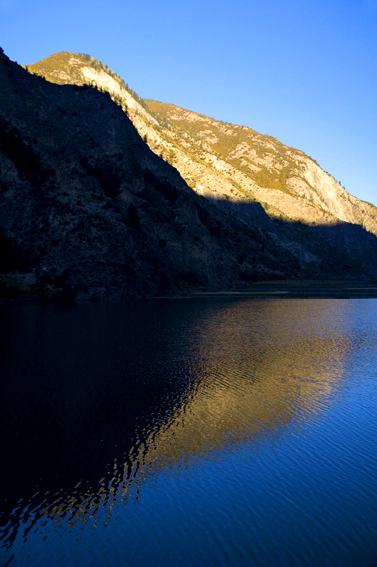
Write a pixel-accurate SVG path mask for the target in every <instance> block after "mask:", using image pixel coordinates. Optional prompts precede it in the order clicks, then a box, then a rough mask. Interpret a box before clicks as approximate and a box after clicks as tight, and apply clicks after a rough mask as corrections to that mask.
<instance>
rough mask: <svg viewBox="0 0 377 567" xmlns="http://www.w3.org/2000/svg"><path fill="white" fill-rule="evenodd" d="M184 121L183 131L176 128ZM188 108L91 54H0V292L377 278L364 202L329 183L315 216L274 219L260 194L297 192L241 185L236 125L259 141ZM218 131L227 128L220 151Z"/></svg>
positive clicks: (99, 291) (112, 295)
mask: <svg viewBox="0 0 377 567" xmlns="http://www.w3.org/2000/svg"><path fill="white" fill-rule="evenodd" d="M37 74H38V75H43V76H44V77H45V78H47V79H48V81H46V80H45V78H43V77H40V76H37ZM53 83H55V84H53ZM56 83H57V84H56ZM94 87H97V88H94ZM101 91H106V92H101ZM174 113H175V114H174ZM174 116H176V118H175V117H174ZM177 117H180V120H178V118H177ZM188 117H191V118H193V117H194V118H195V119H192V120H191V122H192V123H193V127H192V132H190V130H189V128H188V127H187V125H186V126H184V124H183V123H182V121H183V122H185V121H188V123H189V122H190V120H189V118H188ZM196 117H199V115H195V114H194V113H189V112H188V111H183V110H181V109H178V108H177V107H172V106H169V105H162V104H161V103H153V102H149V103H147V102H145V101H143V100H142V99H140V97H138V96H137V95H136V94H135V93H134V92H133V91H132V90H131V89H129V87H128V86H127V85H126V84H125V83H124V82H123V81H122V80H121V79H120V78H119V77H118V76H117V75H115V73H113V72H112V71H111V70H110V69H108V68H107V67H106V66H104V65H103V64H101V63H99V62H98V61H95V60H94V59H92V58H90V57H89V56H87V55H74V54H71V53H68V52H63V53H60V54H56V55H54V56H51V57H49V58H47V59H46V60H43V61H42V62H40V63H38V64H35V65H30V66H28V69H23V68H22V67H20V66H19V65H17V64H16V63H13V62H12V61H10V60H9V59H8V58H7V57H6V56H5V55H4V54H3V53H0V187H1V190H0V253H1V254H0V295H1V296H2V297H5V298H12V297H36V298H44V299H57V298H62V297H63V298H66V299H73V298H78V299H101V298H109V299H134V298H137V297H141V296H144V295H147V296H148V295H156V294H161V293H175V292H180V293H181V292H182V291H185V290H187V289H192V288H198V287H199V288H205V289H241V288H244V287H245V286H246V287H247V285H248V282H253V281H261V280H276V279H288V278H308V277H309V278H324V277H325V278H327V277H338V278H339V277H341V278H356V277H357V278H360V277H365V278H374V277H377V263H376V261H375V260H374V258H376V257H377V255H376V254H375V252H377V239H376V237H375V236H374V234H372V232H368V231H366V230H365V229H364V228H363V227H362V226H361V223H360V224H359V225H358V224H355V219H356V216H357V211H359V209H360V211H362V210H363V209H362V207H364V213H363V214H364V217H363V219H364V220H363V224H364V225H365V226H367V219H369V218H370V219H373V214H374V213H375V211H376V209H375V208H374V207H372V205H369V204H363V203H361V202H359V201H357V200H356V199H355V200H354V201H353V199H354V198H353V197H351V196H348V194H347V193H346V192H345V191H344V190H343V189H342V188H340V187H339V188H338V187H337V186H335V185H334V187H335V188H334V189H333V193H331V191H330V189H329V188H328V187H327V186H326V187H327V189H326V191H327V193H326V192H325V191H324V190H323V191H322V192H321V191H320V190H319V188H317V189H316V190H314V189H312V190H311V191H312V194H311V193H310V192H309V189H306V191H307V194H308V199H307V201H308V202H309V200H310V199H311V200H312V205H311V208H312V209H313V211H316V213H315V214H316V215H317V216H318V215H320V214H321V213H320V210H321V207H320V206H319V205H318V204H316V202H315V199H314V194H317V195H318V199H322V200H321V202H323V203H325V201H326V199H327V201H328V204H327V205H326V206H327V209H326V211H325V205H324V204H323V206H322V209H323V213H322V217H320V216H318V218H317V217H316V218H317V220H310V221H305V222H303V221H304V219H303V218H296V217H294V216H293V214H292V215H291V216H290V217H289V216H287V214H286V213H284V215H285V216H284V215H283V214H282V213H281V214H280V218H277V214H275V213H274V214H272V213H271V211H269V209H268V203H267V200H265V201H263V202H262V199H258V198H257V191H258V190H264V191H265V192H266V193H267V194H269V193H271V195H273V194H274V193H273V192H274V191H275V192H279V193H280V194H281V199H282V202H281V203H280V201H278V202H279V206H280V207H282V203H283V200H284V198H285V197H284V196H287V198H288V197H289V199H291V200H292V199H294V195H293V193H292V194H291V193H288V192H287V190H286V191H283V189H282V188H280V189H277V188H272V187H270V188H268V187H265V188H264V189H263V187H262V186H261V185H257V183H256V181H255V180H253V179H252V178H251V177H250V176H249V177H248V179H249V181H248V182H246V177H247V176H246V174H245V173H243V170H242V168H244V169H245V171H246V169H247V168H246V165H245V163H244V162H245V161H246V158H245V159H244V157H242V158H241V157H240V155H241V154H240V150H239V148H238V146H239V145H242V144H243V138H242V137H241V136H239V134H240V132H245V136H251V135H253V136H255V138H256V139H258V140H259V139H260V140H261V142H260V143H261V144H262V145H263V144H266V143H267V142H266V138H265V137H262V136H260V135H259V134H258V135H257V134H256V133H252V134H250V132H251V131H250V130H249V129H245V128H243V127H239V126H230V125H223V124H222V123H219V122H216V121H212V120H211V119H207V118H205V117H199V118H200V120H199V119H197V118H196ZM198 122H199V126H200V127H199V130H198V132H196V131H195V128H196V126H195V124H197V123H198ZM202 122H203V123H204V124H205V125H207V123H208V124H212V126H211V128H213V130H211V128H210V127H209V126H208V128H207V126H205V129H206V130H208V132H209V131H211V132H212V134H211V135H210V134H209V133H208V132H207V134H206V136H207V137H206V139H204V135H203V129H202ZM219 128H220V129H223V128H225V129H226V128H228V130H229V132H236V133H237V135H236V134H229V136H233V137H234V139H235V145H234V148H235V150H231V149H230V146H229V147H228V146H226V147H225V145H224V148H223V150H222V151H223V156H222V155H221V153H220V150H221V147H220V146H221V144H220V142H217V141H216V138H219V136H216V135H215V131H216V129H219ZM217 131H218V132H219V135H220V130H217ZM221 131H222V130H221ZM224 136H225V134H224ZM224 139H225V138H224ZM226 139H228V138H226ZM219 140H220V138H219ZM268 140H270V141H269V143H270V145H271V144H272V139H268ZM227 143H228V142H227ZM245 143H246V142H245ZM216 144H217V145H216ZM275 145H276V147H277V148H283V149H284V152H288V153H289V152H291V153H292V156H295V155H296V154H295V152H296V150H291V149H290V148H286V146H283V145H282V144H280V145H279V143H278V142H277V141H275ZM274 147H275V146H274ZM211 148H212V149H211ZM237 148H238V149H237ZM267 149H268V151H269V152H270V153H269V155H270V162H268V163H271V164H272V165H271V167H269V166H268V167H267V166H266V167H265V170H266V171H273V168H275V170H277V169H278V166H277V165H276V163H275V161H276V157H275V153H274V152H273V150H272V149H271V147H269V148H266V152H265V154H263V156H264V158H263V159H267V158H266V156H267V154H268V151H267ZM283 149H281V152H282V154H283V155H284V156H285V155H286V154H285V153H284V152H283ZM151 150H153V151H151ZM255 151H256V150H255ZM216 152H217V153H216ZM232 152H233V154H234V155H233V154H232ZM156 153H157V154H160V155H156ZM230 154H232V155H233V157H232V156H230ZM236 154H237V155H236ZM299 154H300V152H297V155H299ZM300 155H302V156H303V157H302V159H303V160H310V158H307V157H305V156H304V154H300ZM161 156H162V157H163V158H164V159H162V157H161ZM237 156H238V157H237ZM226 159H227V160H228V161H226ZM255 159H256V158H255ZM260 159H262V158H260ZM281 159H283V157H282V158H281ZM284 159H288V158H285V157H284ZM294 159H296V161H298V158H293V157H292V167H293V163H294ZM232 160H233V161H232ZM237 160H239V167H238V169H237V170H236V167H235V165H232V163H234V164H236V163H238V162H237ZM167 162H170V164H169V163H167ZM312 163H313V164H314V162H312ZM171 164H173V165H174V167H173V165H171ZM255 167H256V166H255ZM263 167H264V166H263ZM297 167H298V166H297ZM312 167H313V168H314V169H313V171H317V170H316V169H315V168H316V167H317V168H318V166H316V165H315V164H314V165H313V166H312ZM251 169H252V168H251ZM296 169H297V168H296ZM275 170H274V171H275ZM297 171H298V169H297ZM320 172H321V170H319V168H318V172H317V174H318V176H320ZM242 175H244V177H242ZM271 175H272V174H271ZM308 175H309V174H308ZM312 175H313V176H314V174H313V173H312ZM321 175H322V177H320V179H322V178H323V179H325V180H327V177H328V178H329V179H330V180H331V183H333V184H335V181H334V180H332V178H330V177H329V176H327V177H326V174H325V173H324V172H322V173H321ZM286 179H288V181H289V180H291V179H292V176H290V175H287V176H286ZM310 179H311V178H310ZM216 180H217V181H216ZM187 181H188V182H189V183H187ZM288 181H287V183H288ZM312 181H313V182H314V180H312ZM289 182H290V183H291V181H289ZM326 182H327V181H326ZM216 183H217V184H216ZM247 183H249V185H247ZM266 183H267V181H266ZM298 184H299V183H298V182H297V186H298ZM249 186H250V187H251V186H252V187H254V189H253V190H254V193H253V194H252V193H251V190H250V191H249V190H248V187H249ZM287 186H288V185H287ZM220 187H221V188H222V190H223V192H222V193H221V192H220ZM284 187H285V186H284ZM313 187H314V186H313ZM210 191H212V193H210ZM227 191H228V192H227ZM309 193H310V194H309ZM338 193H339V195H344V199H343V200H344V205H343V208H341V206H340V205H341V203H342V199H341V198H340V197H338ZM204 195H205V196H204ZM334 195H335V197H334ZM309 197H310V199H309ZM266 199H267V197H266ZM301 200H302V201H304V199H303V198H302V199H301ZM295 202H296V205H297V207H298V202H299V199H298V198H296V201H295ZM347 203H350V205H348V204H347ZM347 207H348V208H347ZM307 208H308V209H309V205H307ZM274 210H275V209H274ZM279 210H280V209H279ZM330 211H333V212H330ZM334 211H338V217H336V216H334ZM339 211H340V212H341V211H343V212H342V214H343V217H344V218H343V217H342V218H341V216H340V212H339ZM368 211H371V212H372V213H373V214H369V213H368V215H369V216H368V215H367V212H368ZM267 213H269V214H267ZM346 213H347V214H349V215H351V213H352V214H353V215H354V216H353V217H352V219H353V220H352V221H351V216H350V217H349V218H348V217H347V218H346ZM360 214H361V212H360ZM319 218H320V221H318V219H319ZM324 219H328V220H326V222H325V220H324ZM309 222H312V223H317V224H312V225H310V224H308V223H309ZM368 222H369V221H368ZM352 223H353V224H352ZM370 223H372V220H370ZM368 226H369V225H368ZM369 230H370V231H372V228H370V227H369Z"/></svg>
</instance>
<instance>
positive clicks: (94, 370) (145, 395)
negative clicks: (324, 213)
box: [0, 298, 377, 567]
mask: <svg viewBox="0 0 377 567" xmlns="http://www.w3.org/2000/svg"><path fill="white" fill-rule="evenodd" d="M0 324H1V330H2V340H1V345H0V369H1V390H2V395H1V402H0V403H1V412H0V420H1V428H0V430H1V454H2V460H1V461H2V465H1V469H2V475H1V479H2V480H1V484H0V502H1V507H0V511H1V517H0V530H1V531H0V545H1V548H0V565H2V566H5V565H10V566H12V567H24V566H38V567H44V566H49V567H55V566H58V567H60V566H67V565H72V566H76V565H77V566H91V567H93V566H97V565H98V566H106V567H108V566H109V567H113V566H114V567H115V566H122V567H123V566H126V567H186V566H190V567H202V566H203V567H204V566H205V567H212V566H214V567H215V566H216V567H217V566H232V567H233V566H234V567H239V566H240V567H242V566H266V565H267V566H273V567H274V566H280V565H281V566H296V565H297V566H303V565H308V566H317V565H318V566H325V565H326V566H338V565H339V566H342V567H344V566H348V565H349V566H355V565H360V566H361V565H362V566H369V565H370V566H376V565H377V537H376V533H377V490H376V488H377V486H376V480H377V380H376V377H377V299H260V300H256V299H254V300H242V299H238V300H232V299H229V298H228V299H226V298H220V299H214V298H212V299H205V298H204V299H203V298H200V299H199V298H197V299H177V300H168V299H167V300H163V299H161V300H150V301H145V302H142V303H139V304H136V305H127V304H103V303H99V304H89V305H86V304H76V305H68V306H63V305H2V306H0Z"/></svg>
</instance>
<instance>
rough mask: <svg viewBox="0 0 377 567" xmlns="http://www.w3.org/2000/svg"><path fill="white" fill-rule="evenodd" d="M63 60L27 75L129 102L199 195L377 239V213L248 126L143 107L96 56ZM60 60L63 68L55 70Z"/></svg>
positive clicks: (143, 130)
mask: <svg viewBox="0 0 377 567" xmlns="http://www.w3.org/2000/svg"><path fill="white" fill-rule="evenodd" d="M59 55H61V54H55V55H54V56H50V57H48V58H46V59H44V60H42V61H41V62H39V63H36V64H33V65H29V66H28V68H29V69H30V70H31V71H33V72H36V71H37V72H41V73H42V74H43V75H44V76H45V77H46V78H47V79H48V80H53V81H57V80H59V81H61V82H64V81H69V82H76V83H77V82H82V83H85V81H87V82H90V83H91V84H93V85H95V86H99V87H100V88H104V89H106V90H108V91H109V92H110V95H111V96H113V97H114V98H115V99H117V98H118V103H120V104H122V102H124V104H125V106H126V107H127V108H126V109H127V111H128V114H129V116H130V118H131V120H132V121H133V123H134V124H135V126H136V128H137V130H138V131H139V133H140V135H141V136H143V137H144V138H146V140H147V142H148V145H149V146H150V147H151V149H152V150H153V151H155V153H157V154H158V155H161V156H162V157H163V158H164V159H165V160H166V161H168V162H169V163H171V164H172V165H174V167H176V169H178V171H179V172H180V173H181V175H182V177H183V178H184V179H185V181H186V182H187V183H188V185H189V186H190V187H192V188H193V189H194V190H195V191H196V192H197V193H199V194H202V195H204V196H210V197H215V198H225V199H230V200H233V201H237V200H244V199H245V200H254V201H257V202H259V203H261V204H262V206H263V208H264V209H265V211H266V212H267V214H268V215H269V216H272V217H274V218H282V219H284V220H289V221H301V222H304V223H313V222H314V223H316V224H318V223H322V224H332V223H336V222H337V221H339V220H340V221H344V222H350V223H353V224H358V225H360V226H363V228H365V229H366V230H368V231H369V232H372V233H373V234H375V235H377V209H376V207H374V206H373V205H371V204H370V203H367V202H365V201H360V200H359V199H357V198H356V197H353V196H352V195H350V194H349V193H347V191H346V190H345V189H344V188H343V187H342V186H341V185H340V184H339V183H338V182H337V181H336V180H335V179H334V177H332V176H331V175H330V174H328V173H327V172H324V171H323V170H322V169H321V168H320V166H319V165H318V164H317V162H316V161H315V160H313V159H312V158H311V157H309V156H307V155H306V154H305V153H304V152H302V151H301V150H298V149H294V148H290V147H289V146H287V145H286V144H283V143H282V142H280V141H279V140H277V139H276V138H274V137H273V136H269V135H264V134H259V133H258V132H256V131H255V130H252V129H251V128H249V127H247V126H238V125H234V124H229V123H226V122H221V121H219V120H216V119H213V118H209V117H207V116H204V115H202V114H198V113H196V112H194V111H190V110H186V109H182V108H180V107H178V106H177V105H174V104H166V103H161V102H157V101H152V100H148V99H147V100H144V101H143V100H142V99H141V98H140V97H138V96H137V95H136V93H134V91H132V90H131V89H129V87H128V85H127V84H126V83H124V82H123V81H122V79H120V77H119V76H118V75H116V74H115V73H113V72H112V71H111V70H109V69H108V67H107V66H105V65H103V64H102V63H99V62H96V61H95V60H94V59H93V58H91V57H90V56H89V55H82V54H80V55H78V56H76V55H74V54H70V53H69V52H64V55H65V62H64V63H62V62H61V58H59V57H58V56H59ZM54 58H57V59H58V60H60V63H59V61H57V62H56V63H55V67H54V68H53V70H51V63H52V61H53V59H54ZM59 64H60V68H59ZM64 66H65V68H63V67H64ZM93 66H94V67H93ZM67 70H68V71H67ZM64 73H65V74H64ZM106 74H107V80H106ZM109 77H111V79H112V80H109ZM122 87H123V88H122ZM125 91H126V92H127V93H128V96H127V95H125ZM135 95H136V97H137V98H136V99H135ZM119 99H120V100H119ZM135 100H136V102H137V103H138V104H139V107H138V106H137V104H135V102H134V101H135ZM140 106H142V108H140ZM156 121H157V122H158V124H157V123H156ZM156 131H157V132H156ZM193 154H195V155H193ZM198 180H200V181H199V182H198Z"/></svg>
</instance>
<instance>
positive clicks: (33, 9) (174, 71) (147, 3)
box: [0, 0, 377, 206]
mask: <svg viewBox="0 0 377 567" xmlns="http://www.w3.org/2000/svg"><path fill="white" fill-rule="evenodd" d="M0 46H1V47H2V48H3V49H4V52H5V53H6V55H7V56H8V57H9V58H10V59H12V60H13V61H17V62H18V63H20V64H22V65H26V64H30V63H35V62H36V61H39V60H41V59H44V58H45V57H47V56H49V55H51V54H53V53H56V52H59V51H72V52H73V53H88V54H90V55H91V56H93V57H95V58H96V59H98V60H99V61H102V63H105V64H106V65H108V66H109V67H110V68H111V69H112V70H113V71H114V72H115V73H117V74H118V75H119V76H120V77H121V78H122V79H123V80H124V81H125V82H126V83H128V85H129V86H130V87H131V88H132V89H133V90H134V91H136V92H137V93H138V94H139V95H140V96H141V97H142V98H145V99H153V100H159V101H162V102H168V103H174V104H176V105H178V106H181V107H183V108H187V109H189V110H193V111H195V112H199V113H201V114H204V115H206V116H210V117H212V118H216V119H217V120H222V121H224V122H230V123H233V124H241V125H244V126H249V127H250V128H252V129H254V130H257V131H258V132H260V133H262V134H269V135H271V136H274V137H276V138H277V139H278V140H280V141H281V142H283V143H284V144H287V145H289V146H292V147H295V148H298V149H300V150H302V151H304V152H305V153H306V154H308V155H309V156H311V157H312V158H313V159H315V160H316V161H317V162H318V163H319V165H320V166H321V167H322V168H323V169H324V170H325V171H327V172H328V173H330V174H331V175H332V176H333V177H334V178H335V179H336V180H337V181H339V182H340V183H341V184H342V185H343V186H344V187H345V189H346V190H347V191H348V192H349V193H351V194H352V195H354V196H355V197H357V198H359V199H362V200H365V201H369V202H371V203H373V204H374V205H376V206H377V175H376V168H377V0H315V1H314V0H284V1H282V0H264V1H262V0H258V1H256V0H228V1H225V0H190V2H186V1H185V0H182V1H181V2H177V0H174V1H173V0H159V1H156V0H153V1H152V0H144V1H143V2H136V1H135V0H132V1H131V0H107V1H106V2H104V1H103V0H90V2H89V1H88V0H82V1H80V0H75V1H73V0H64V2H51V0H48V1H47V0H0Z"/></svg>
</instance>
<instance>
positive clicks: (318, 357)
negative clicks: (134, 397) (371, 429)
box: [20, 301, 350, 530]
mask: <svg viewBox="0 0 377 567" xmlns="http://www.w3.org/2000/svg"><path fill="white" fill-rule="evenodd" d="M320 305H321V304H320V303H319V302H310V301H307V302H306V303H305V302H302V301H301V303H300V302H298V301H297V302H296V301H287V302H281V301H276V302H274V301H272V302H260V303H256V302H245V303H233V304H230V305H228V306H226V307H223V308H222V309H220V310H219V311H218V312H216V311H215V312H213V313H212V315H211V316H210V317H208V318H207V319H204V321H201V325H200V328H198V327H197V328H196V329H195V336H194V337H193V338H192V346H191V354H192V356H191V358H190V361H189V362H188V367H189V368H190V372H191V374H193V376H194V377H195V379H194V380H193V381H192V386H191V388H190V389H189V390H188V391H186V392H185V394H184V395H183V396H182V399H181V404H180V406H179V407H178V408H177V409H176V410H175V411H174V412H173V413H172V414H171V415H170V416H169V417H168V418H167V419H166V420H165V422H164V423H163V424H162V425H160V426H159V427H158V429H153V430H152V431H150V433H149V435H148V436H147V437H146V438H145V439H144V440H143V441H142V440H140V441H139V444H137V443H136V444H135V446H134V447H133V448H132V450H131V451H130V453H129V454H128V455H125V457H124V462H123V463H118V462H117V461H115V462H114V464H113V467H112V471H111V472H110V474H105V472H104V478H103V479H101V480H100V482H99V485H98V488H97V489H96V490H95V491H93V490H81V487H80V484H79V485H77V487H76V489H75V491H74V493H73V494H71V495H67V494H59V493H58V494H55V495H45V498H44V500H43V502H40V501H39V498H40V496H39V495H36V497H35V499H34V500H33V501H32V502H30V504H29V506H28V510H27V512H26V513H24V514H20V518H21V520H22V521H23V522H25V521H26V520H27V521H28V522H29V524H30V528H27V529H28V530H29V529H31V526H33V525H35V524H37V526H39V527H40V528H41V529H43V527H44V525H45V523H46V521H47V520H52V521H53V522H54V523H55V524H60V525H62V526H63V527H65V528H68V529H74V528H77V527H78V526H80V528H81V529H83V528H84V527H85V526H86V525H87V524H88V523H89V524H90V525H91V526H95V525H97V523H98V522H99V521H101V522H103V521H105V523H107V522H108V521H109V520H110V517H111V515H112V513H113V512H114V508H117V507H119V506H120V505H124V506H126V505H127V502H128V500H129V499H130V498H132V500H135V499H137V497H138V492H139V490H140V489H141V487H142V485H143V483H144V482H145V481H146V480H148V479H150V478H151V477H152V476H154V475H157V474H158V473H160V472H161V471H162V470H167V471H169V470H172V469H174V470H177V468H178V469H179V468H180V467H185V466H189V464H190V463H192V462H193V461H197V460H199V459H203V458H209V457H212V458H221V455H222V453H223V452H224V451H225V452H226V451H229V450H234V449H235V448H237V447H241V446H242V445H243V444H244V443H246V442H247V443H248V444H251V445H254V448H255V450H257V449H258V443H260V442H263V441H264V442H269V443H273V442H277V441H278V439H279V435H280V434H281V432H282V431H284V430H286V429H287V427H289V426H291V425H292V424H295V423H296V424H297V425H300V424H301V425H302V424H305V421H306V420H308V419H310V418H311V416H313V415H314V414H315V412H317V411H319V410H320V409H321V408H323V407H324V406H326V404H327V403H328V400H329V397H330V395H331V392H332V389H333V388H334V386H335V385H336V384H337V382H338V381H339V379H340V378H341V377H342V373H343V368H344V365H345V363H346V359H347V354H348V352H349V349H350V338H349V337H348V336H347V334H344V303H343V304H339V303H338V304H337V303H336V302H332V303H331V309H326V310H325V309H319V307H320ZM324 305H325V304H324V303H322V306H324ZM328 305H329V304H327V306H328ZM295 309H297V314H295V312H294V310H295ZM337 309H340V311H341V313H340V315H341V317H342V318H343V333H340V332H338V330H337V328H336V325H335V326H334V321H336V317H337Z"/></svg>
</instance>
